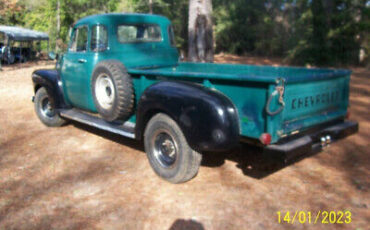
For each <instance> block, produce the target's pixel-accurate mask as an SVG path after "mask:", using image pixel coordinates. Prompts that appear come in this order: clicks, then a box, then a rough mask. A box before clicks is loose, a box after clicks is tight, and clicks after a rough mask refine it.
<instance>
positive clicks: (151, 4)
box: [149, 0, 153, 14]
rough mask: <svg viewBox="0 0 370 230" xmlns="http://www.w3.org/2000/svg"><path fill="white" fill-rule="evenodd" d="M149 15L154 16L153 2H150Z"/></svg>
mask: <svg viewBox="0 0 370 230" xmlns="http://www.w3.org/2000/svg"><path fill="white" fill-rule="evenodd" d="M149 14H153V0H149Z"/></svg>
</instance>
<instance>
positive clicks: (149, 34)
mask: <svg viewBox="0 0 370 230" xmlns="http://www.w3.org/2000/svg"><path fill="white" fill-rule="evenodd" d="M117 36H118V41H119V42H121V43H126V42H159V41H162V34H161V28H160V27H159V26H158V25H152V24H137V25H119V26H118V29H117Z"/></svg>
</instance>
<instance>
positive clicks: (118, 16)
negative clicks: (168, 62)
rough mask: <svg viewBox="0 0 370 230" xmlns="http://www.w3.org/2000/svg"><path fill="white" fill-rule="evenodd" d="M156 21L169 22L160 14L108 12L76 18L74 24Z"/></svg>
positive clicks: (159, 22) (158, 22) (160, 22)
mask: <svg viewBox="0 0 370 230" xmlns="http://www.w3.org/2000/svg"><path fill="white" fill-rule="evenodd" d="M125 22H127V23H157V24H169V23H170V21H169V20H168V19H167V18H166V17H164V16H161V15H155V14H138V13H108V14H95V15H91V16H87V17H84V18H82V19H80V20H78V21H77V22H76V23H75V24H74V26H78V25H82V24H88V25H91V24H99V23H102V24H120V23H125Z"/></svg>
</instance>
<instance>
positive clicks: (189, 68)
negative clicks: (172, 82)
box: [128, 62, 351, 83]
mask: <svg viewBox="0 0 370 230" xmlns="http://www.w3.org/2000/svg"><path fill="white" fill-rule="evenodd" d="M128 72H129V73H130V74H138V75H159V76H166V77H191V78H203V79H204V78H206V79H210V78H211V79H215V80H216V79H220V80H221V79H222V80H236V81H253V82H265V83H274V82H275V81H276V79H277V78H284V79H285V81H286V82H287V83H294V82H304V81H313V80H320V79H330V78H335V77H340V76H346V75H349V74H351V71H349V70H342V69H320V68H302V67H274V66H257V65H239V64H211V63H191V62H181V63H179V64H178V65H176V66H165V67H158V66H152V67H136V68H129V69H128Z"/></svg>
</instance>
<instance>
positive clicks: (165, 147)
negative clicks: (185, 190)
mask: <svg viewBox="0 0 370 230" xmlns="http://www.w3.org/2000/svg"><path fill="white" fill-rule="evenodd" d="M153 142H154V143H153V146H154V156H155V158H156V160H157V161H158V162H159V163H160V164H161V165H162V166H163V167H165V168H171V167H172V166H173V165H174V164H175V162H176V160H177V145H176V143H175V142H174V140H173V138H172V137H171V136H170V135H169V134H168V133H167V132H165V131H158V132H157V134H156V135H153Z"/></svg>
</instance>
